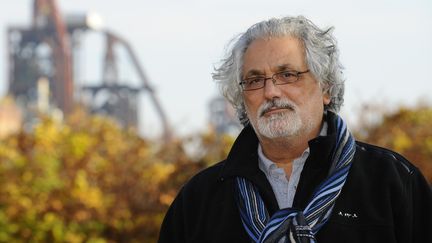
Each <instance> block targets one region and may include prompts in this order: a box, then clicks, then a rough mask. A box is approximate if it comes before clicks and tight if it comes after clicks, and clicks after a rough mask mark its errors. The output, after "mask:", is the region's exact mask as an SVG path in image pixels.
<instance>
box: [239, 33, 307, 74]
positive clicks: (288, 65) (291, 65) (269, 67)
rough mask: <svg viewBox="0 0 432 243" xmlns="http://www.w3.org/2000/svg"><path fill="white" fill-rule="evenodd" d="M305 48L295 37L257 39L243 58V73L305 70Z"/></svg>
mask: <svg viewBox="0 0 432 243" xmlns="http://www.w3.org/2000/svg"><path fill="white" fill-rule="evenodd" d="M305 67H306V64H305V58H304V47H303V44H302V42H301V41H300V40H299V39H298V38H295V37H290V36H287V37H272V38H266V39H256V40H254V41H253V42H252V43H251V44H250V45H249V47H248V48H247V50H246V52H245V54H244V56H243V67H242V73H243V75H246V74H248V73H250V72H253V73H257V72H258V73H263V74H266V73H272V72H276V71H281V69H292V70H303V69H304V68H305Z"/></svg>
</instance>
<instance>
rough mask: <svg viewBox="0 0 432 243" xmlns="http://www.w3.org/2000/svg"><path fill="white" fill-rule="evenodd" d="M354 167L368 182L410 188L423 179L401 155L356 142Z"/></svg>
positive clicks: (415, 168)
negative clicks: (414, 181)
mask: <svg viewBox="0 0 432 243" xmlns="http://www.w3.org/2000/svg"><path fill="white" fill-rule="evenodd" d="M353 167H354V168H356V169H355V171H357V172H358V171H360V173H361V172H363V173H362V175H363V176H365V178H367V179H368V180H376V182H381V183H384V182H389V183H392V184H393V185H398V186H399V187H404V188H406V187H409V186H410V184H411V182H412V180H417V178H423V175H422V174H421V172H420V171H419V169H418V168H417V167H416V166H415V165H413V164H412V163H411V162H410V161H408V160H407V159H406V158H405V157H403V156H402V155H400V154H399V153H397V152H395V151H392V150H389V149H386V148H383V147H379V146H376V145H372V144H368V143H364V142H359V141H357V142H356V154H355V157H354V163H353Z"/></svg>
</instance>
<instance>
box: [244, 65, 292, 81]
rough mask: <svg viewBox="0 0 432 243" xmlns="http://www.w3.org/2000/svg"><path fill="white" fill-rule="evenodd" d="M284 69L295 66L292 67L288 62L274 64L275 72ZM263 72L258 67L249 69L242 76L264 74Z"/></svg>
mask: <svg viewBox="0 0 432 243" xmlns="http://www.w3.org/2000/svg"><path fill="white" fill-rule="evenodd" d="M286 70H295V68H294V67H293V65H291V64H288V63H284V64H281V65H278V66H276V72H282V71H286ZM264 75H265V73H264V72H263V71H260V70H258V69H251V70H249V71H248V72H247V73H246V74H245V75H244V76H243V77H245V78H246V77H250V76H264Z"/></svg>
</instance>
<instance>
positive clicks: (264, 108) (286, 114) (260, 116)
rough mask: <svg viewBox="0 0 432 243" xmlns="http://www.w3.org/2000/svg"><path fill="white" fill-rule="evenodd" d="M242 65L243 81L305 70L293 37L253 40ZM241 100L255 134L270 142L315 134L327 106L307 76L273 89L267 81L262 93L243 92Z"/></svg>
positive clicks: (325, 100)
mask: <svg viewBox="0 0 432 243" xmlns="http://www.w3.org/2000/svg"><path fill="white" fill-rule="evenodd" d="M243 61H244V62H243V68H242V73H243V76H242V78H243V79H244V78H248V77H252V76H256V75H260V76H261V75H264V76H266V77H271V76H272V75H273V74H274V73H277V72H281V71H297V72H303V71H306V70H308V67H307V65H306V62H305V53H304V47H303V45H302V43H301V42H300V41H299V40H298V39H297V38H294V37H278V38H269V39H257V40H255V41H253V42H252V43H251V44H250V45H249V47H248V49H247V50H246V52H245V55H244V59H243ZM243 99H244V102H245V107H246V112H247V114H248V117H249V120H250V121H251V124H252V126H253V127H254V129H255V131H256V132H257V133H258V135H259V136H260V137H262V136H264V137H266V138H270V139H271V138H281V137H294V136H298V135H300V134H305V135H310V133H311V132H319V128H320V126H321V122H322V115H323V110H324V104H329V102H330V99H329V97H328V95H323V92H322V88H321V87H320V85H319V83H318V82H317V80H316V79H315V78H314V76H313V75H312V74H311V73H310V72H308V73H304V74H301V75H300V76H299V79H298V81H297V82H295V83H290V84H284V85H274V84H273V82H272V80H267V82H266V84H265V86H264V88H262V89H258V90H251V91H243ZM316 135H317V134H316Z"/></svg>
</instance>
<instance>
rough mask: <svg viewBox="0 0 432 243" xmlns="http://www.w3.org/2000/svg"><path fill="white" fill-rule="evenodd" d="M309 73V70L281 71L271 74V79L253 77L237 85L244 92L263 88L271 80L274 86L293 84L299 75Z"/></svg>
mask: <svg viewBox="0 0 432 243" xmlns="http://www.w3.org/2000/svg"><path fill="white" fill-rule="evenodd" d="M307 72H309V69H308V70H306V71H303V72H296V71H283V72H278V73H275V74H273V75H272V76H271V77H266V76H253V77H249V78H245V79H244V80H243V81H241V82H240V83H239V84H240V86H241V87H242V89H243V90H244V91H250V90H256V89H262V88H264V86H265V84H266V81H267V80H269V79H271V80H272V81H273V84H274V85H283V84H290V83H295V82H297V81H298V80H299V78H300V75H301V74H304V73H307Z"/></svg>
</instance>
